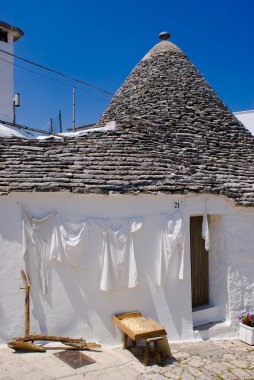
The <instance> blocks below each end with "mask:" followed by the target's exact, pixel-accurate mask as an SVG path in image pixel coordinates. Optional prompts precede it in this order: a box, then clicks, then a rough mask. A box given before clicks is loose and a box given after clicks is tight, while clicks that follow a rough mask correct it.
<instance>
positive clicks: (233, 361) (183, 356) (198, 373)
mask: <svg viewBox="0 0 254 380" xmlns="http://www.w3.org/2000/svg"><path fill="white" fill-rule="evenodd" d="M171 349H172V354H173V357H174V360H173V362H172V363H166V362H164V363H163V362H162V363H161V366H158V365H155V364H154V363H151V364H152V365H150V366H149V367H146V368H145V371H144V373H143V374H141V375H140V376H139V377H138V380H145V379H147V380H148V379H150V380H162V379H176V380H192V379H204V380H205V379H220V380H223V379H224V380H233V379H234V380H236V379H245V380H247V379H248V380H251V379H252V380H254V346H249V345H247V344H245V343H242V342H241V341H239V340H233V341H207V342H198V343H184V344H183V343H182V344H171ZM133 350H134V351H135V350H136V351H137V349H135V348H133V349H131V351H133ZM133 353H134V352H133ZM134 355H135V356H137V357H139V356H140V357H139V360H141V354H137V352H136V353H134Z"/></svg>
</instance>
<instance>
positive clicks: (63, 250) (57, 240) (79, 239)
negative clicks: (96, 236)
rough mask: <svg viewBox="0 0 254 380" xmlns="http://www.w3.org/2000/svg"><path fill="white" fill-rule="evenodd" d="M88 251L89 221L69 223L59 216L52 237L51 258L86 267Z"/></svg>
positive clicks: (73, 265)
mask: <svg viewBox="0 0 254 380" xmlns="http://www.w3.org/2000/svg"><path fill="white" fill-rule="evenodd" d="M87 251H88V226H87V223H86V222H82V223H68V222H65V221H63V220H61V219H60V218H57V222H56V226H55V228H54V232H53V238H52V249H51V255H50V258H51V260H56V261H59V262H66V263H67V264H69V265H70V266H72V267H80V268H84V267H85V266H86V252H87Z"/></svg>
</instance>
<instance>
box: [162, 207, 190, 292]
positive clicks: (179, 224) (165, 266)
mask: <svg viewBox="0 0 254 380" xmlns="http://www.w3.org/2000/svg"><path fill="white" fill-rule="evenodd" d="M183 249H184V238H183V221H182V216H181V212H177V213H175V214H174V215H162V217H161V250H160V268H159V276H158V277H159V284H160V285H161V284H162V283H163V279H164V278H165V277H166V276H167V275H168V273H169V264H170V259H171V256H172V255H173V254H180V255H181V263H180V269H179V275H178V277H179V279H181V280H182V279H183V260H184V257H183Z"/></svg>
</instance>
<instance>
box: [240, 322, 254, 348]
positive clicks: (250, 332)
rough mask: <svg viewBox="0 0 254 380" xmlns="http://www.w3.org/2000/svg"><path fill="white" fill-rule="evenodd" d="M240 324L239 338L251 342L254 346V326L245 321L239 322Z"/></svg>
mask: <svg viewBox="0 0 254 380" xmlns="http://www.w3.org/2000/svg"><path fill="white" fill-rule="evenodd" d="M239 325H240V334H239V339H240V340H241V341H243V342H245V343H247V344H250V345H251V346H254V327H250V326H247V325H244V324H243V323H239Z"/></svg>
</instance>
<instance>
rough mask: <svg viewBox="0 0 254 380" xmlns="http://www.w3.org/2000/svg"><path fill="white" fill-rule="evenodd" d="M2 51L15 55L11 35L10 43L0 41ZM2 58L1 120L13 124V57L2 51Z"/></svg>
mask: <svg viewBox="0 0 254 380" xmlns="http://www.w3.org/2000/svg"><path fill="white" fill-rule="evenodd" d="M0 49H2V50H5V51H6V52H8V53H13V41H12V36H11V35H10V34H9V42H8V43H7V42H3V41H0ZM0 58H1V59H0V119H2V120H4V121H10V122H12V121H13V97H14V89H13V88H14V84H13V64H12V63H13V57H11V56H10V55H8V54H5V53H3V52H1V51H0ZM3 59H4V61H3ZM6 61H8V62H6Z"/></svg>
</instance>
